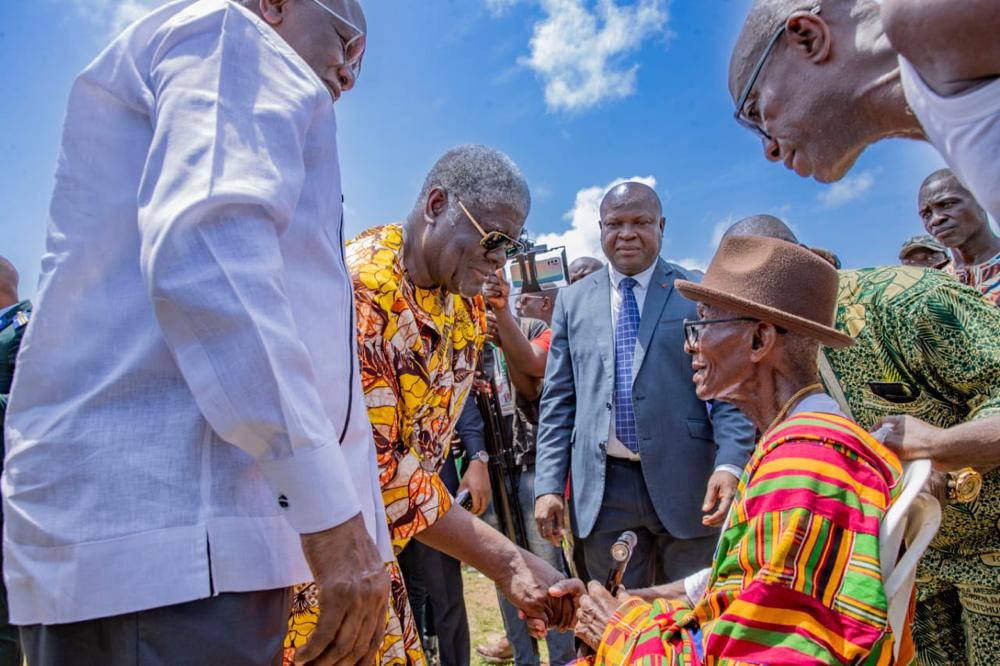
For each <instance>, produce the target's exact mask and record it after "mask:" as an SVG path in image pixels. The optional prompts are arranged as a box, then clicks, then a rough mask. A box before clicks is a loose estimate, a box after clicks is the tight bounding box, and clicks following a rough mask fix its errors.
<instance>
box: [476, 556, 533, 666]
mask: <svg viewBox="0 0 1000 666" xmlns="http://www.w3.org/2000/svg"><path fill="white" fill-rule="evenodd" d="M462 581H463V584H464V586H465V609H466V612H467V613H468V615H469V633H470V635H471V637H472V641H471V644H472V665H473V666H485V665H486V663H487V662H485V661H483V660H482V659H480V658H479V656H478V655H477V654H476V646H477V645H482V644H483V643H487V642H490V641H493V640H496V639H497V638H499V637H500V636H503V633H504V631H503V621H502V620H501V619H500V605H499V603H497V593H496V588H495V587H494V586H493V581H491V580H490V579H489V578H487V577H486V576H484V575H482V574H481V573H479V572H478V571H476V570H475V569H472V568H470V567H462ZM538 649H539V651H540V652H541V657H542V664H548V663H549V662H548V651H547V650H546V648H545V641H541V642H540V643H539V645H538Z"/></svg>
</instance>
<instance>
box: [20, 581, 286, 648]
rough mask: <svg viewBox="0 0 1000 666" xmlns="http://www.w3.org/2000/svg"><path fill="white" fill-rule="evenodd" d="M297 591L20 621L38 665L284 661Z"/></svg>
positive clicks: (24, 639)
mask: <svg viewBox="0 0 1000 666" xmlns="http://www.w3.org/2000/svg"><path fill="white" fill-rule="evenodd" d="M290 603H291V590H289V589H280V590H265V591H261V592H241V593H227V594H220V595H219V596H217V597H210V598H208V599H199V600H198V601H191V602H188V603H185V604H177V605H175V606H165V607H163V608H153V609H151V610H147V611H141V612H138V613H126V614H125V615H116V616H114V617H105V618H99V619H96V620H87V621H84V622H73V623H70V624H50V625H41V624H33V625H29V626H25V627H21V644H22V646H23V648H24V653H25V655H26V656H27V659H28V664H30V665H31V666H66V665H67V664H74V665H75V666H229V665H230V664H232V665H233V666H236V665H237V664H238V665H239V666H280V664H281V648H282V643H283V642H284V640H285V633H286V632H287V631H288V612H289V608H290V605H289V604H290Z"/></svg>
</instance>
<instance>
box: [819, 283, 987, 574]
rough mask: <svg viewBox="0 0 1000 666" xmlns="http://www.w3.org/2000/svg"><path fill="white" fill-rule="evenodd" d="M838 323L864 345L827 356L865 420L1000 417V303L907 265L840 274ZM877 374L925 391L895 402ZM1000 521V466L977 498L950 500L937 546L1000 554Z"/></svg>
mask: <svg viewBox="0 0 1000 666" xmlns="http://www.w3.org/2000/svg"><path fill="white" fill-rule="evenodd" d="M837 328H838V329H839V330H840V331H842V332H844V333H847V334H848V335H850V336H851V337H852V338H854V339H855V341H856V344H855V345H854V346H853V347H846V348H843V349H827V350H826V355H827V359H828V360H829V362H830V366H831V368H832V369H833V372H834V374H835V375H836V376H837V379H838V381H839V383H840V385H841V387H842V389H843V391H844V394H845V397H846V400H847V403H848V405H849V406H850V408H851V412H852V416H853V417H854V419H855V421H857V422H858V423H859V424H860V425H861V426H862V427H864V428H867V429H871V428H872V427H873V426H874V425H875V423H877V422H878V420H879V419H880V418H881V417H883V416H889V415H894V414H903V415H910V416H914V417H916V418H919V419H921V420H923V421H926V422H928V423H931V424H933V425H936V426H939V427H942V428H947V427H951V426H954V425H957V424H959V423H963V422H965V421H970V420H972V419H979V418H983V417H986V416H992V415H994V414H1000V309H997V308H996V307H995V306H994V305H992V304H991V303H990V302H989V301H988V300H987V299H985V298H983V297H982V295H981V294H980V293H979V292H978V291H976V290H975V289H971V288H969V287H966V286H963V285H961V284H959V283H958V282H957V281H956V280H955V279H954V278H952V277H951V276H950V275H948V274H946V273H943V272H941V271H936V270H932V269H920V268H912V267H908V266H884V267H878V268H864V269H860V270H851V271H841V273H840V293H839V296H838V305H837ZM870 381H878V382H905V383H907V384H910V385H911V386H913V387H916V388H918V389H919V391H920V395H919V397H918V398H917V399H916V400H915V401H913V402H910V403H904V404H896V403H891V402H888V401H886V400H884V399H882V398H880V397H878V396H877V395H875V394H874V393H873V392H872V391H871V390H870V389H869V388H868V382H870ZM998 520H1000V470H994V471H993V472H991V473H990V474H987V475H986V477H985V479H984V484H983V491H982V493H981V495H980V497H979V499H978V500H977V501H976V502H973V503H971V504H966V505H958V504H951V505H949V506H948V507H946V510H945V512H944V520H943V523H942V526H941V531H940V532H939V534H938V536H937V537H936V538H935V541H934V547H935V548H936V549H939V550H942V551H945V552H949V553H951V554H955V555H958V554H983V553H996V552H1000V529H998V528H997V525H998Z"/></svg>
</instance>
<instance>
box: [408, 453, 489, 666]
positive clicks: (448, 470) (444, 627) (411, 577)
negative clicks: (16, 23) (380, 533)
mask: <svg viewBox="0 0 1000 666" xmlns="http://www.w3.org/2000/svg"><path fill="white" fill-rule="evenodd" d="M441 480H442V481H443V482H444V485H445V487H447V488H448V491H449V492H450V493H452V494H453V495H454V494H455V493H456V492H457V491H458V471H457V470H456V468H455V457H454V456H453V455H449V456H448V459H447V460H446V461H445V463H444V466H443V467H442V468H441ZM396 559H397V561H398V562H399V568H400V570H401V571H402V572H403V582H405V583H406V593H407V595H408V596H409V597H410V608H411V609H412V610H413V619H414V622H415V623H416V625H417V631H418V632H419V633H420V635H421V637H423V636H425V635H427V634H433V635H435V636H437V639H438V654H439V656H440V659H441V666H469V659H470V654H471V653H470V638H469V617H468V614H467V613H466V610H465V590H464V588H463V585H462V563H461V562H459V561H458V560H456V559H454V558H451V557H449V556H447V555H445V554H444V553H441V552H438V551H436V550H434V549H433V548H431V547H430V546H425V545H424V544H422V543H420V542H419V541H417V540H416V539H414V540H412V541H410V543H408V544H407V545H406V548H404V549H403V552H401V553H400V554H399V557H397V558H396Z"/></svg>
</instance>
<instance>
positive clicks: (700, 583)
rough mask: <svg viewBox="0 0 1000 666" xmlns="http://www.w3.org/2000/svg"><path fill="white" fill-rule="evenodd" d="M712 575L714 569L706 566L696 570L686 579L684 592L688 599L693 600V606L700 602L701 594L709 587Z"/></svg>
mask: <svg viewBox="0 0 1000 666" xmlns="http://www.w3.org/2000/svg"><path fill="white" fill-rule="evenodd" d="M711 575H712V570H711V569H710V568H705V569H702V570H701V571H696V572H694V573H693V574H691V575H690V576H688V577H687V578H685V579H684V594H686V595H687V598H688V601H689V602H691V605H692V606H693V605H694V604H696V603H698V600H699V599H701V596H702V595H703V594H705V590H706V589H707V588H708V579H709V577H710V576H711Z"/></svg>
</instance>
